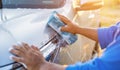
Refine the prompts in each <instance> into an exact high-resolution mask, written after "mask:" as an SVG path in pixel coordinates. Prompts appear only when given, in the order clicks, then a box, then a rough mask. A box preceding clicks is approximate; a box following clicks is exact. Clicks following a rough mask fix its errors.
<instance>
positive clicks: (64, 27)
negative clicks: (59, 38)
mask: <svg viewBox="0 0 120 70" xmlns="http://www.w3.org/2000/svg"><path fill="white" fill-rule="evenodd" d="M60 30H61V31H63V32H68V31H69V30H68V27H67V26H63V27H61V29H60Z"/></svg>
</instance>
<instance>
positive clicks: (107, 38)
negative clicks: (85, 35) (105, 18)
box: [98, 26, 118, 49]
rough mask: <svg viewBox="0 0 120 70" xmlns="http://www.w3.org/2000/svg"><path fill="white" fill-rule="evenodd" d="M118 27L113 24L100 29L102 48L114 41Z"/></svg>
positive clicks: (99, 36) (99, 35)
mask: <svg viewBox="0 0 120 70" xmlns="http://www.w3.org/2000/svg"><path fill="white" fill-rule="evenodd" d="M117 28H118V27H117V26H111V27H109V28H99V29H98V40H99V43H100V46H101V48H102V49H104V48H106V47H107V46H108V45H109V44H110V43H111V42H112V41H113V38H114V35H115V32H116V31H117Z"/></svg>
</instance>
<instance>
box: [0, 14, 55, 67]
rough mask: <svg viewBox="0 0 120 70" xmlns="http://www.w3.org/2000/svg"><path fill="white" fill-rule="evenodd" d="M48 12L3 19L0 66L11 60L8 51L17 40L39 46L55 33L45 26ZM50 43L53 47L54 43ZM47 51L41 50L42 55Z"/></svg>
mask: <svg viewBox="0 0 120 70" xmlns="http://www.w3.org/2000/svg"><path fill="white" fill-rule="evenodd" d="M50 14H51V12H49V13H45V14H42V13H32V14H29V15H24V16H22V17H19V18H15V19H12V20H8V21H5V22H4V23H3V24H1V25H0V58H1V59H0V66H2V65H4V64H7V63H11V62H13V61H12V60H10V59H9V56H10V55H11V54H10V53H9V51H8V49H9V48H11V47H12V45H14V44H17V43H18V42H26V43H28V44H30V45H31V44H34V45H36V46H37V47H38V48H41V47H42V46H43V45H44V44H45V43H47V42H48V41H49V40H50V39H51V38H53V37H54V36H55V35H57V33H56V32H55V31H53V30H52V29H51V28H49V27H48V26H47V21H48V17H49V16H50ZM51 44H52V47H53V49H55V47H56V44H53V43H51ZM49 49H50V48H49ZM53 49H52V50H53ZM49 53H50V51H48V52H47V53H46V54H44V52H43V55H44V57H47V55H48V54H49Z"/></svg>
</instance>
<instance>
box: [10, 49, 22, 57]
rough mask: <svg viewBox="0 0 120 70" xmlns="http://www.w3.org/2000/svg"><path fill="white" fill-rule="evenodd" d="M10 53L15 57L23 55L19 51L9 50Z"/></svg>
mask: <svg viewBox="0 0 120 70" xmlns="http://www.w3.org/2000/svg"><path fill="white" fill-rule="evenodd" d="M10 52H11V53H12V54H14V55H17V56H23V53H22V52H21V51H18V50H15V49H11V50H10Z"/></svg>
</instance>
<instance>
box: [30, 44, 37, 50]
mask: <svg viewBox="0 0 120 70" xmlns="http://www.w3.org/2000/svg"><path fill="white" fill-rule="evenodd" d="M31 48H32V49H34V50H36V51H39V48H37V47H36V46H34V45H32V46H31Z"/></svg>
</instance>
